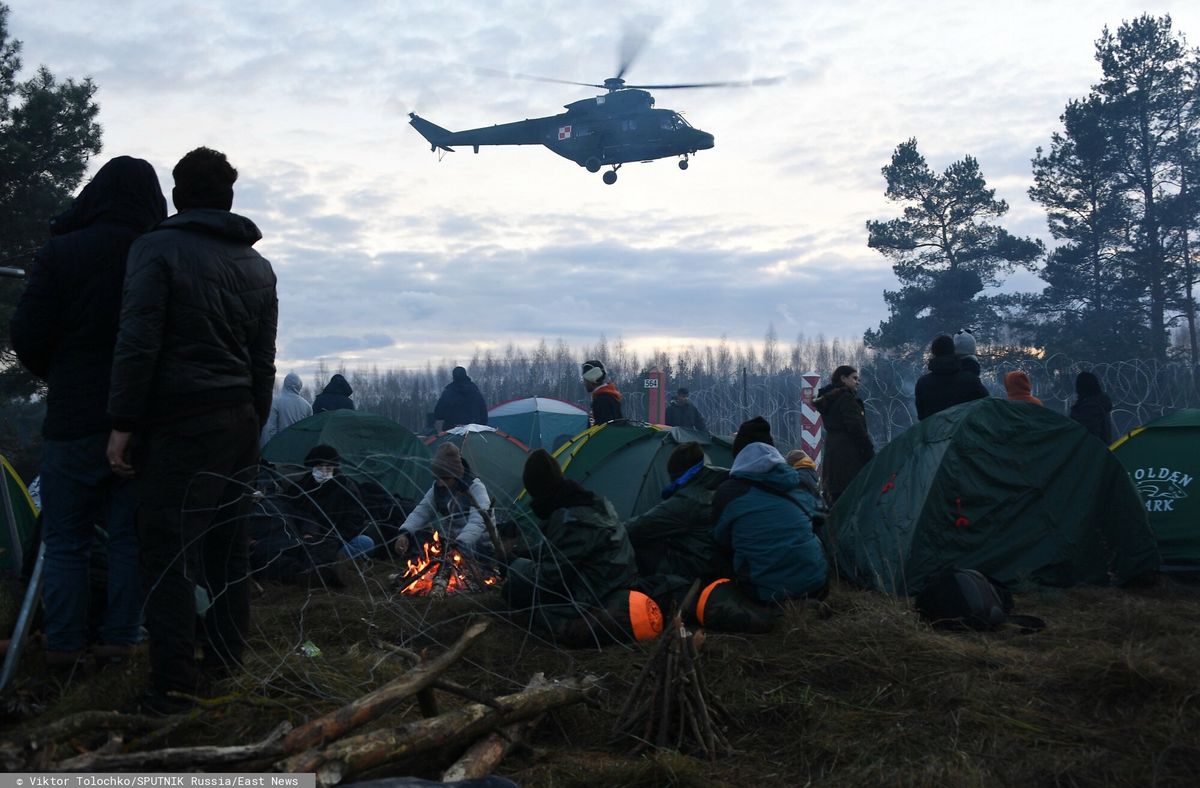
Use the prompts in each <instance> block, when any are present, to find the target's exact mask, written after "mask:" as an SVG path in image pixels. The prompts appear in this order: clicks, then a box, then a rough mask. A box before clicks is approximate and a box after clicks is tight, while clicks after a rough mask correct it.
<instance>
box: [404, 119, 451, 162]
mask: <svg viewBox="0 0 1200 788" xmlns="http://www.w3.org/2000/svg"><path fill="white" fill-rule="evenodd" d="M408 117H409V121H408V123H409V125H410V126H412V127H413V128H414V129H416V130H417V133H419V134H420V135H421V136H422V137H424V138H425V141H426V142H428V143H429V145H430V148H429V149H430V150H432V151H436V150H437V149H438V148H441V149H442V150H444V151H448V152H450V153H454V148H451V147H450V146H449V145H448V144H447V142H448V141H449V139H450V135H451V133H452V132H451V131H450V130H449V129H443V128H442V127H441V126H439V125H437V124H436V123H430V122H429V121H427V120H425V118H422V117H421V116H419V115H417V113H415V112H410V113H408Z"/></svg>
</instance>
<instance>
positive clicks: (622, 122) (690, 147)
mask: <svg viewBox="0 0 1200 788" xmlns="http://www.w3.org/2000/svg"><path fill="white" fill-rule="evenodd" d="M637 49H640V46H638V47H637ZM636 54H637V51H636V49H635V50H634V51H633V52H630V53H629V54H627V55H626V56H625V58H624V62H623V63H621V65H620V68H619V70H618V72H617V75H616V76H615V77H609V78H608V79H606V80H604V81H603V82H600V83H592V82H571V81H569V80H564V79H552V78H549V77H536V76H528V75H525V74H515V75H513V76H515V77H518V78H520V79H532V80H537V81H539V82H557V83H560V84H565V85H581V86H583V87H593V88H603V89H605V90H606V91H607V93H605V94H603V95H599V96H595V97H594V98H587V99H581V100H579V101H573V102H571V103H570V104H566V105H564V108H565V109H566V110H567V111H566V112H562V113H559V114H557V115H550V116H547V117H542V118H530V119H527V120H519V121H516V122H513V123H501V124H497V125H494V126H485V127H483V128H478V129H468V130H466V131H450V130H448V129H444V128H442V127H441V126H438V125H435V124H434V123H431V122H430V121H428V120H426V119H425V118H422V117H420V116H419V115H417V114H416V113H415V112H410V113H409V114H408V116H409V124H410V125H411V126H412V127H413V128H414V129H416V130H417V132H419V133H420V135H421V136H422V137H424V138H425V141H426V142H428V143H429V144H430V148H429V149H430V150H431V151H435V152H436V151H438V150H441V151H444V152H450V153H453V152H454V147H453V146H456V145H461V146H470V147H472V148H474V150H475V153H479V148H480V146H483V145H545V146H546V147H547V148H549V149H550V150H551V151H553V152H554V153H557V154H558V155H559V156H562V157H563V158H565V159H570V160H571V161H573V162H575V163H576V164H578V165H579V166H581V167H583V168H584V169H586V170H587V171H588V172H592V173H595V172H599V171H600V170H601V169H602V168H604V167H611V168H612V169H609V170H607V171H606V172H605V173H604V175H603V176H602V177H603V180H604V182H605V183H606V184H608V185H610V186H611V185H612V184H614V183H616V182H617V170H619V169H621V166H622V165H623V164H628V163H629V162H635V161H640V162H651V161H654V160H655V159H665V158H669V157H673V156H680V157H682V158H680V160H679V169H681V170H686V169H687V168H688V160H689V158H690V157H691V156H694V155H695V154H696V153H697V152H698V151H702V150H709V149H710V148H712V147H713V143H714V139H713V135H712V134H710V133H708V132H707V131H701V130H700V129H698V128H695V127H694V126H692V124H690V123H688V122H687V121H686V120H685V119H684V118H683V116H682V115H680V114H679V113H678V112H675V111H674V110H669V109H656V108H655V107H654V96H652V95H650V93H649V92H648V91H650V90H680V89H687V88H715V87H752V86H756V85H766V84H771V83H773V82H777V81H778V78H770V79H756V80H748V81H736V82H695V83H688V84H672V85H629V84H626V82H625V79H624V76H625V72H626V70H628V68H629V66H630V64H631V63H632V61H633V59H634V57H636Z"/></svg>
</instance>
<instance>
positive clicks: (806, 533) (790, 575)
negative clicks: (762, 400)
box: [713, 416, 829, 602]
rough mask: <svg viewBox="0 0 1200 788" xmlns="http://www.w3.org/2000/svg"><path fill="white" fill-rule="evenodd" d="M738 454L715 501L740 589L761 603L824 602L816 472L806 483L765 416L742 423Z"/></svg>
mask: <svg viewBox="0 0 1200 788" xmlns="http://www.w3.org/2000/svg"><path fill="white" fill-rule="evenodd" d="M733 451H734V455H733V467H732V468H730V469H729V478H728V479H727V480H726V481H725V482H724V483H723V484H722V485H721V486H720V487H718V488H717V493H716V495H715V496H714V498H713V520H714V525H713V538H714V539H716V541H717V544H718V545H720V546H721V547H722V548H724V549H725V550H726V551H728V552H729V554H730V556H731V560H732V563H733V570H734V577H735V579H736V580H737V582H738V584H739V586H740V587H742V588H743V589H744V590H745V591H746V593H748V595H750V596H751V597H752V598H754V599H756V600H758V601H760V602H782V601H784V600H786V599H797V598H801V597H808V598H814V599H823V598H824V597H825V595H826V594H827V593H828V591H829V582H828V568H827V565H826V562H825V553H824V550H823V549H822V547H821V543H820V541H819V540H818V539H817V537H816V535H815V534H814V533H813V517H814V516H815V515H817V514H818V511H819V509H820V502H819V497H818V496H819V492H818V490H817V489H816V487H815V486H811V485H812V482H811V479H812V477H811V476H809V477H808V479H809V481H808V483H807V484H805V485H803V486H802V484H801V476H800V475H799V474H798V473H797V472H796V470H795V469H794V468H792V467H791V466H789V465H788V463H787V461H786V460H785V459H784V458H783V455H781V454H780V453H779V450H778V449H776V448H775V445H774V441H773V440H772V438H771V429H770V425H769V424H768V423H767V421H766V420H765V419H763V418H762V417H761V416H757V417H755V418H753V419H751V420H749V421H747V422H743V423H742V425H741V426H740V427H739V428H738V432H737V435H736V437H735V438H734V442H733Z"/></svg>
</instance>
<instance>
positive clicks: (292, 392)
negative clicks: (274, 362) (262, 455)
mask: <svg viewBox="0 0 1200 788" xmlns="http://www.w3.org/2000/svg"><path fill="white" fill-rule="evenodd" d="M303 387H304V381H302V380H300V376H299V375H297V374H296V373H295V372H289V373H287V377H285V378H284V379H283V388H281V389H280V390H279V393H278V394H277V395H275V397H274V398H273V399H272V400H271V412H270V413H269V414H268V415H267V423H266V424H264V425H263V429H262V437H261V438H260V439H259V445H260V446H266V445H267V442H268V441H270V440H271V438H273V437H275V435H276V433H279V432H281V431H283V430H286V429H287V428H288V427H290V426H292V425H293V424H295V423H296V422H298V421H300V420H301V419H307V418H308V417H309V416H311V415H312V412H313V409H312V405H309V404H308V400H306V399H305V398H304V397H302V396H300V389H301V388H303Z"/></svg>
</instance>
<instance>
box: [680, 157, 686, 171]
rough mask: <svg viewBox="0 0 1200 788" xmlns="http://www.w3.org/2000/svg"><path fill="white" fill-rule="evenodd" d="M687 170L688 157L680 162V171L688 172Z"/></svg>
mask: <svg viewBox="0 0 1200 788" xmlns="http://www.w3.org/2000/svg"><path fill="white" fill-rule="evenodd" d="M687 168H688V158H687V156H684V157H683V158H682V159H680V160H679V169H681V170H686V169H687Z"/></svg>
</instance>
